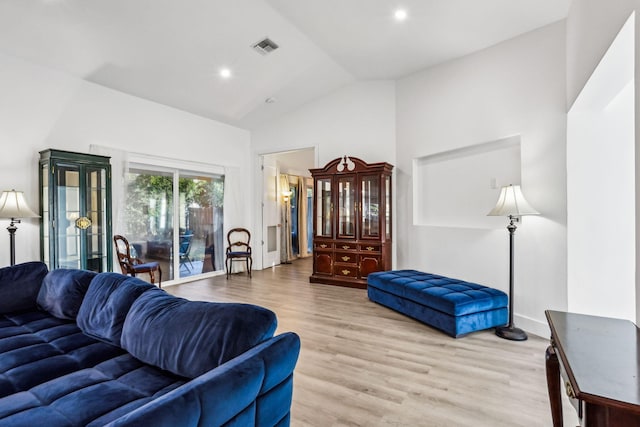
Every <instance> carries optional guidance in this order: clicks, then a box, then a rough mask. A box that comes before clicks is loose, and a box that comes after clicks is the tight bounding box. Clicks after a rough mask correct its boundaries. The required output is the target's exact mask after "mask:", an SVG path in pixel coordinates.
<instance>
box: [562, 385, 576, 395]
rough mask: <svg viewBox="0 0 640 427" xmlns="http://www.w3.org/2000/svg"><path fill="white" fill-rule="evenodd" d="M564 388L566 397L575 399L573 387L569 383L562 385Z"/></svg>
mask: <svg viewBox="0 0 640 427" xmlns="http://www.w3.org/2000/svg"><path fill="white" fill-rule="evenodd" d="M564 388H565V390H566V392H567V396H569V397H570V398H572V399H575V398H576V394H575V392H574V391H573V387H571V383H570V382H569V381H567V382H565V383H564Z"/></svg>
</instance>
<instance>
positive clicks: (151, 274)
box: [149, 270, 156, 285]
mask: <svg viewBox="0 0 640 427" xmlns="http://www.w3.org/2000/svg"><path fill="white" fill-rule="evenodd" d="M149 278H150V279H151V284H152V285H153V284H155V283H156V275H155V274H153V270H149Z"/></svg>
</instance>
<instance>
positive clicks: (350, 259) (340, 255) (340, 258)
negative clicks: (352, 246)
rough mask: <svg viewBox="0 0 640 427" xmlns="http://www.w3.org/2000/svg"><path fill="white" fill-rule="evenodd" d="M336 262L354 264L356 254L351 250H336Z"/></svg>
mask: <svg viewBox="0 0 640 427" xmlns="http://www.w3.org/2000/svg"><path fill="white" fill-rule="evenodd" d="M335 257H336V258H335V259H336V262H341V263H345V264H355V263H356V262H357V261H358V258H357V255H356V254H354V253H353V252H336V255H335Z"/></svg>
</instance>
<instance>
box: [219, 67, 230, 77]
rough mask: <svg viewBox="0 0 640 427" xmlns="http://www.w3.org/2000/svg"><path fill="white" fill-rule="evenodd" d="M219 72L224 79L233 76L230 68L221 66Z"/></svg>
mask: <svg viewBox="0 0 640 427" xmlns="http://www.w3.org/2000/svg"><path fill="white" fill-rule="evenodd" d="M218 74H220V77H222V78H223V79H228V78H229V77H231V70H230V69H228V68H220V71H219V73H218Z"/></svg>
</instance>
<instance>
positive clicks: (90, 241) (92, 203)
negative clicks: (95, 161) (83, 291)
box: [77, 167, 111, 272]
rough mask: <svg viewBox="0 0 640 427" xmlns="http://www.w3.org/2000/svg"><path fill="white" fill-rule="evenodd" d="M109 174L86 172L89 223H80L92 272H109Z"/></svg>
mask: <svg viewBox="0 0 640 427" xmlns="http://www.w3.org/2000/svg"><path fill="white" fill-rule="evenodd" d="M106 175H107V172H106V170H105V169H102V168H91V167H88V168H87V170H86V180H87V185H86V193H87V194H86V199H85V212H83V213H84V218H87V219H88V220H89V221H86V220H85V221H78V224H77V227H78V228H80V230H81V231H80V232H81V233H83V230H84V233H86V235H85V238H84V239H83V242H84V243H85V244H86V249H85V250H86V262H87V265H86V267H85V268H86V269H87V270H91V271H99V272H100V271H107V270H108V268H107V245H108V244H110V243H111V242H110V241H107V237H106V236H105V233H104V230H105V229H106V223H107V212H106V191H107V185H106V183H107V176H106Z"/></svg>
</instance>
